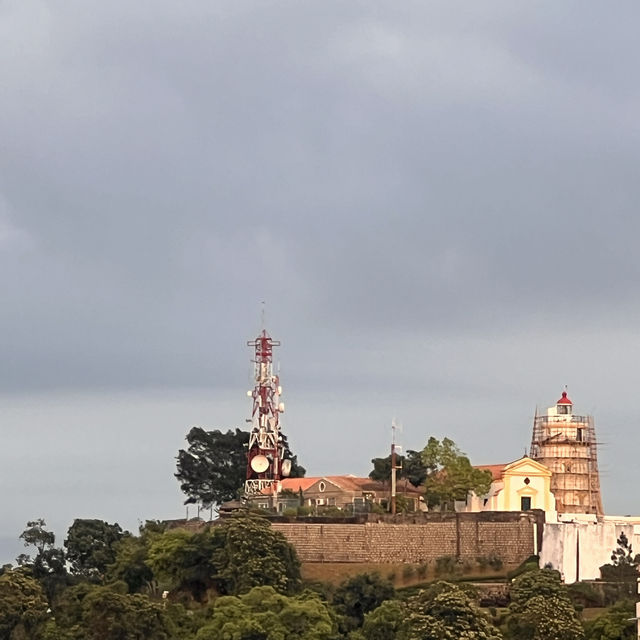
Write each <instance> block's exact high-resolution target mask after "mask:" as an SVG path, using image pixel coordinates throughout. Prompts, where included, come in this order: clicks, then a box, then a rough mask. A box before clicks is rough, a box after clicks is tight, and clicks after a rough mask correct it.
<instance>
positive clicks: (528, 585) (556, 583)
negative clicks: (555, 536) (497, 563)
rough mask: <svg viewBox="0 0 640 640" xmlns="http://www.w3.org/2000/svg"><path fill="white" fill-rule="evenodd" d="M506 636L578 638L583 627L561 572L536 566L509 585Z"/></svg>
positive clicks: (525, 639)
mask: <svg viewBox="0 0 640 640" xmlns="http://www.w3.org/2000/svg"><path fill="white" fill-rule="evenodd" d="M507 628H508V632H509V637H511V638H513V639H514V640H516V639H517V640H581V639H582V638H584V629H583V627H582V623H581V622H580V619H579V618H578V614H577V612H576V610H575V608H574V606H573V604H572V602H571V599H570V597H569V592H568V590H567V587H566V586H565V585H564V584H562V580H561V577H560V573H559V572H558V571H554V570H552V569H536V570H534V571H527V572H526V573H523V574H522V575H520V576H518V577H517V578H516V579H515V580H514V581H513V584H512V586H511V605H510V615H509V618H508V622H507Z"/></svg>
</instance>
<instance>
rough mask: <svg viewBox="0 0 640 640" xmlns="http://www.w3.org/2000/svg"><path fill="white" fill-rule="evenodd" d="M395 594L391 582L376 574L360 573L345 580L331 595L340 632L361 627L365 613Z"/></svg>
mask: <svg viewBox="0 0 640 640" xmlns="http://www.w3.org/2000/svg"><path fill="white" fill-rule="evenodd" d="M395 594H396V592H395V589H394V588H393V585H392V584H391V582H389V581H388V580H386V579H385V578H383V577H381V576H380V574H378V573H361V574H359V575H356V576H353V577H352V578H349V579H347V580H345V581H344V582H343V583H342V584H341V585H340V586H339V587H338V588H337V589H336V591H335V593H334V594H333V606H334V608H335V610H336V612H337V613H338V614H339V615H340V616H342V619H341V622H340V628H341V630H342V631H343V632H348V631H351V630H353V629H356V628H358V627H360V626H362V623H363V622H364V617H365V615H366V614H367V613H369V612H370V611H373V610H374V609H376V608H377V607H379V606H380V605H381V604H382V603H383V602H384V601H385V600H391V599H392V598H394V597H395Z"/></svg>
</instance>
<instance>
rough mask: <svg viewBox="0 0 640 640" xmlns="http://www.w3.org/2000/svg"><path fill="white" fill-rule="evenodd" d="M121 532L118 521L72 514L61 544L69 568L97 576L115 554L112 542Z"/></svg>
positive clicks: (89, 576)
mask: <svg viewBox="0 0 640 640" xmlns="http://www.w3.org/2000/svg"><path fill="white" fill-rule="evenodd" d="M123 536H124V533H123V531H122V529H121V528H120V525H118V524H117V523H116V524H109V523H108V522H105V521H104V520H95V519H83V518H76V520H74V521H73V524H72V525H71V526H70V527H69V530H68V531H67V538H66V540H65V541H64V546H65V548H66V550H67V560H68V561H69V562H70V563H71V572H72V573H74V574H78V575H82V576H85V577H87V578H100V577H101V576H103V575H104V574H105V573H106V571H107V566H108V565H110V564H112V563H113V562H114V561H115V558H116V543H117V542H118V541H119V540H120V539H121V538H122V537H123Z"/></svg>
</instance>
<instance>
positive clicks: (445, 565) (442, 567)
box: [436, 556, 458, 576]
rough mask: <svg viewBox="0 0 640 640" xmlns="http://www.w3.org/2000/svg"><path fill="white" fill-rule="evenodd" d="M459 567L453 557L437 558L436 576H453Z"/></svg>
mask: <svg viewBox="0 0 640 640" xmlns="http://www.w3.org/2000/svg"><path fill="white" fill-rule="evenodd" d="M457 569H458V566H457V562H456V559H455V558H454V557H453V556H440V557H439V558H436V575H438V576H445V575H453V574H454V573H456V572H457Z"/></svg>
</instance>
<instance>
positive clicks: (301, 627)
mask: <svg viewBox="0 0 640 640" xmlns="http://www.w3.org/2000/svg"><path fill="white" fill-rule="evenodd" d="M334 637H335V635H334V628H333V623H332V620H331V616H330V613H329V611H328V609H327V606H326V605H325V604H324V603H323V602H322V601H321V600H320V598H319V597H318V596H317V595H316V594H311V593H309V592H306V593H303V594H301V595H299V596H293V597H290V596H285V595H283V594H280V593H277V592H276V591H275V589H273V587H269V586H263V587H254V588H253V589H251V590H250V591H249V592H248V593H246V594H244V595H241V596H239V597H236V596H223V597H221V598H218V599H217V600H216V601H215V603H214V605H213V612H212V616H211V620H210V621H209V622H208V623H207V624H206V625H204V626H203V627H202V628H201V629H200V630H199V631H198V633H197V634H196V640H219V639H221V638H233V640H276V639H280V638H282V639H284V638H296V640H330V639H332V638H334Z"/></svg>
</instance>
